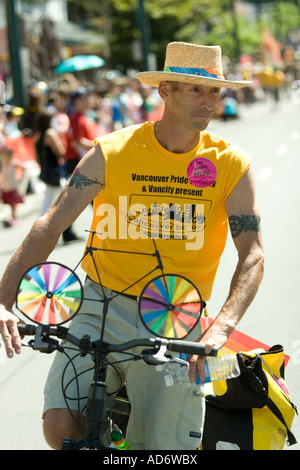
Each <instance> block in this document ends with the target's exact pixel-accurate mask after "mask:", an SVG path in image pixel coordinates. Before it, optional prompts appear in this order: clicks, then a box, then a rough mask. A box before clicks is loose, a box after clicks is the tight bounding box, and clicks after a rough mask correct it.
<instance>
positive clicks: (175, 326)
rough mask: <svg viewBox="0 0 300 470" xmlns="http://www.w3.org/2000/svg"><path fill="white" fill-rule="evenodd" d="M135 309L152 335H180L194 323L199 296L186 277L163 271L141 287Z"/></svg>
mask: <svg viewBox="0 0 300 470" xmlns="http://www.w3.org/2000/svg"><path fill="white" fill-rule="evenodd" d="M139 310H140V316H141V319H142V321H143V323H144V325H145V326H146V327H147V328H148V329H149V330H151V332H152V333H154V334H155V335H157V336H162V337H165V338H184V337H185V336H186V335H187V334H188V333H189V332H190V331H191V330H192V329H193V328H194V326H195V325H196V324H197V323H198V320H199V318H200V315H201V312H202V299H201V295H200V293H199V291H198V289H197V288H196V286H195V285H194V284H193V283H192V282H190V281H189V280H188V279H186V278H185V277H183V276H178V275H175V274H166V275H161V276H158V277H156V278H155V279H152V280H151V281H150V282H149V283H148V284H147V285H146V286H145V287H144V289H143V291H142V294H141V296H140V299H139Z"/></svg>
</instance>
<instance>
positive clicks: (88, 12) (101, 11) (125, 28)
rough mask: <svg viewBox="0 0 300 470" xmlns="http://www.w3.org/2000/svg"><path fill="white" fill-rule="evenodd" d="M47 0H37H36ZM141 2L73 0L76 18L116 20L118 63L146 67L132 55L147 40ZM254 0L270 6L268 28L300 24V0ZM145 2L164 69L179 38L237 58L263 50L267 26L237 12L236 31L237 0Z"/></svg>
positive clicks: (110, 36)
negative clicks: (168, 51) (168, 49)
mask: <svg viewBox="0 0 300 470" xmlns="http://www.w3.org/2000/svg"><path fill="white" fill-rule="evenodd" d="M41 1H42V0H31V2H32V3H37V2H41ZM46 1H47V0H44V2H46ZM250 1H251V0H250ZM27 2H29V0H27ZM138 3H139V0H67V5H68V12H69V18H70V20H71V21H85V22H86V23H87V22H89V24H90V25H91V24H94V25H97V27H99V21H102V24H105V25H107V24H108V23H109V24H111V27H109V28H106V29H105V28H104V29H103V30H102V31H101V34H103V32H105V34H106V37H107V41H108V42H109V45H110V49H111V53H112V55H111V66H112V67H116V66H117V65H119V64H123V66H124V67H128V66H131V67H132V66H134V67H139V66H140V65H141V64H138V63H134V62H133V59H132V43H133V42H134V41H136V40H141V39H142V35H141V31H140V28H139V21H138V13H137V10H138ZM252 3H256V4H260V3H264V4H265V5H268V8H269V12H270V21H268V24H267V26H268V28H269V29H270V30H271V32H272V33H273V34H274V35H275V36H276V37H277V38H280V39H281V40H284V39H285V38H286V36H287V34H288V32H290V31H292V30H294V29H296V28H298V26H299V24H300V18H299V6H298V5H296V4H295V1H292V0H287V1H282V2H280V1H278V0H276V1H275V0H274V1H273V2H272V1H268V0H267V1H265V0H252ZM143 5H144V9H145V12H146V25H147V28H148V33H149V34H148V36H149V48H150V51H151V52H154V53H155V54H156V56H157V62H158V66H159V68H161V67H162V64H163V60H164V55H165V47H166V45H167V43H168V42H170V41H174V40H177V41H187V42H195V43H198V44H207V45H209V44H212V45H215V44H219V45H220V46H221V47H222V48H223V50H224V53H225V54H226V55H227V56H229V57H230V58H235V57H236V55H237V52H238V51H239V52H240V54H252V53H255V52H256V51H257V50H258V49H259V46H260V43H261V29H260V28H261V27H262V24H259V23H258V22H256V21H252V22H251V21H249V18H245V17H243V16H240V15H236V18H235V20H236V24H237V28H236V29H235V21H234V16H233V9H232V8H233V0H181V1H180V2H175V1H174V0H143ZM96 20H97V21H96ZM237 42H238V47H237Z"/></svg>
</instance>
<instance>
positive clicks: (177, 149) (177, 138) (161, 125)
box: [154, 120, 200, 153]
mask: <svg viewBox="0 0 300 470" xmlns="http://www.w3.org/2000/svg"><path fill="white" fill-rule="evenodd" d="M154 132H155V136H156V138H157V140H158V142H159V143H160V145H161V146H162V147H164V148H165V149H166V150H168V151H169V152H172V153H187V152H189V151H190V150H192V149H193V148H194V147H195V146H196V145H197V143H198V142H199V138H200V132H199V131H192V132H188V133H187V132H185V131H184V132H180V130H179V131H178V132H174V130H173V129H172V130H171V127H170V126H168V125H167V124H166V123H165V122H164V121H163V120H162V121H157V122H156V123H155V126H154Z"/></svg>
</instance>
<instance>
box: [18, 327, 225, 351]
mask: <svg viewBox="0 0 300 470" xmlns="http://www.w3.org/2000/svg"><path fill="white" fill-rule="evenodd" d="M38 328H39V327H38V326H36V325H29V324H25V323H19V324H18V329H19V333H20V335H21V336H34V335H35V334H36V332H37V330H38ZM44 328H45V329H44V332H45V335H47V337H48V336H56V337H57V338H60V339H67V340H68V341H70V342H71V343H72V344H73V345H75V346H77V347H79V348H80V347H81V345H82V338H80V339H79V338H76V337H75V336H73V335H71V334H70V333H69V332H68V328H65V327H62V326H47V327H44ZM41 332H42V336H43V327H41ZM98 344H99V342H98V341H94V342H88V343H86V346H85V347H84V349H85V350H88V349H90V350H95V349H96V348H97V345H98ZM139 346H143V347H160V346H165V347H166V348H167V349H168V350H169V351H173V352H178V353H186V354H196V355H198V356H217V354H218V348H216V347H213V348H212V350H211V352H210V353H208V354H206V353H205V345H204V344H201V343H195V342H192V341H182V340H173V339H166V338H142V339H135V340H132V341H128V342H125V343H122V344H106V347H105V351H106V352H107V353H109V352H122V351H127V350H128V349H132V348H136V347H139Z"/></svg>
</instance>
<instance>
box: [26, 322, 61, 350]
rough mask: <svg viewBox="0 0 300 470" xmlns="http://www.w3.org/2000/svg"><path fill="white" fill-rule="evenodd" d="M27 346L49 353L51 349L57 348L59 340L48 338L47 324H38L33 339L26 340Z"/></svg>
mask: <svg viewBox="0 0 300 470" xmlns="http://www.w3.org/2000/svg"><path fill="white" fill-rule="evenodd" d="M28 346H30V347H31V348H32V349H34V350H35V351H40V352H41V353H45V354H51V353H52V352H53V351H56V350H57V349H58V346H59V341H58V340H56V339H53V338H50V336H49V327H48V326H45V325H38V327H37V329H36V333H35V336H34V339H33V340H31V341H29V342H28Z"/></svg>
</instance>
